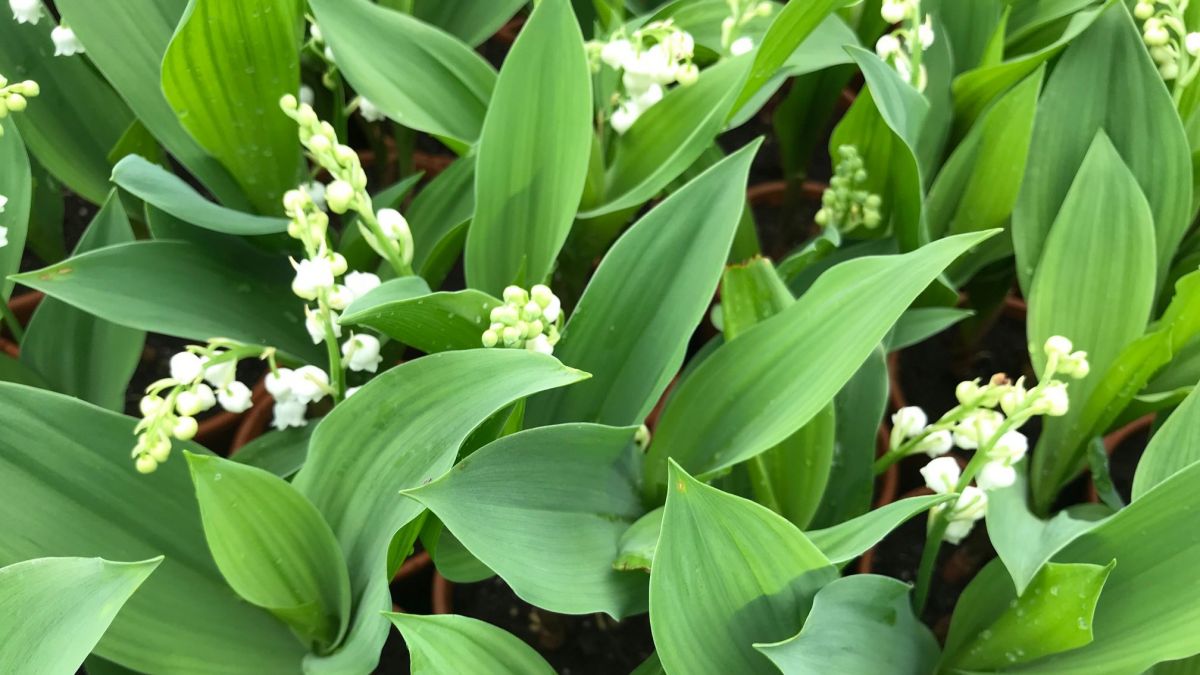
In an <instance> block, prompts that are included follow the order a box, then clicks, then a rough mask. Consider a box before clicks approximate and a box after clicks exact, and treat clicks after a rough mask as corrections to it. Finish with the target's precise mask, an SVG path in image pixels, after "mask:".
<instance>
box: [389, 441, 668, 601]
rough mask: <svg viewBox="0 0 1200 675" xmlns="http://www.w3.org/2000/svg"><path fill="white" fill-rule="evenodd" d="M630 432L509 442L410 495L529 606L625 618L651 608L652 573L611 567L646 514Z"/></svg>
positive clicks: (479, 453)
mask: <svg viewBox="0 0 1200 675" xmlns="http://www.w3.org/2000/svg"><path fill="white" fill-rule="evenodd" d="M633 433H634V429H632V428H625V429H619V428H615V427H605V426H599V425H591V424H565V425H562V426H552V427H541V428H538V429H532V430H530V431H525V432H522V433H518V434H513V435H510V436H505V437H503V438H501V439H499V440H497V441H495V442H493V443H491V444H489V445H487V446H484V447H483V448H481V449H480V450H478V451H476V452H475V453H473V454H471V455H470V456H469V457H467V458H466V459H464V460H462V461H461V462H459V463H458V464H457V465H455V467H454V468H453V469H451V470H450V472H449V473H448V474H446V475H445V476H444V477H442V478H441V479H439V480H437V481H434V482H433V483H431V484H429V485H426V486H424V487H420V488H417V489H415V490H410V491H408V492H406V493H405V494H406V495H408V496H410V497H412V498H414V499H416V500H418V501H419V502H421V503H422V504H424V505H425V507H426V508H428V509H429V510H430V511H433V513H434V515H436V516H437V517H438V518H440V519H441V521H442V522H443V523H444V524H445V526H446V527H447V528H449V530H450V531H451V532H453V533H454V536H455V537H457V538H458V540H459V541H461V542H462V543H463V544H464V545H465V546H466V547H467V549H468V550H470V551H471V553H473V554H474V555H475V556H476V557H478V558H479V559H480V560H481V561H483V563H484V564H485V565H487V566H488V567H490V568H491V569H493V570H495V572H496V573H497V574H499V575H500V576H501V577H502V578H503V579H504V580H505V581H506V582H508V585H509V586H511V587H512V589H513V591H514V592H516V594H517V595H518V596H520V597H521V598H522V599H524V600H525V601H527V602H529V603H531V604H534V605H537V606H538V607H542V608H544V609H548V610H550V611H552V612H561V613H565V614H591V613H595V612H604V613H606V614H608V615H610V616H612V617H614V618H616V619H620V618H623V617H626V616H630V615H632V614H636V613H639V612H644V611H645V610H646V577H645V576H644V575H641V574H626V573H622V572H618V571H617V570H614V569H613V565H612V562H613V560H614V559H615V558H616V557H617V550H618V549H617V544H618V541H619V540H620V538H621V535H622V533H624V532H625V530H626V529H628V528H629V526H630V525H631V524H632V523H633V522H634V521H635V520H637V519H638V518H639V517H640V516H641V515H642V514H643V513H644V512H645V509H644V508H643V506H642V500H641V495H640V493H639V491H638V486H637V483H636V480H637V476H636V462H635V460H636V457H635V455H634V454H632V453H631V452H630V450H631V449H632V447H633V445H632V444H633Z"/></svg>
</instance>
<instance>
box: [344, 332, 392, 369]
mask: <svg viewBox="0 0 1200 675" xmlns="http://www.w3.org/2000/svg"><path fill="white" fill-rule="evenodd" d="M379 349H380V345H379V340H378V339H377V338H376V337H375V336H374V335H352V336H351V337H350V339H349V340H346V342H345V344H343V345H342V356H343V357H344V358H345V359H346V365H347V366H348V367H349V368H350V370H353V371H355V372H364V371H365V372H368V373H373V372H375V371H376V370H378V369H379V364H380V362H381V361H383V357H382V356H380V355H379Z"/></svg>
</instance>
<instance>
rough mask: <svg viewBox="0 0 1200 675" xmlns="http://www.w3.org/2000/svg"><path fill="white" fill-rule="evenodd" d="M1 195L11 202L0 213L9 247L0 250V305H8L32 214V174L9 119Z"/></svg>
mask: <svg viewBox="0 0 1200 675" xmlns="http://www.w3.org/2000/svg"><path fill="white" fill-rule="evenodd" d="M0 129H3V130H4V135H3V136H2V137H0V195H4V196H5V197H7V198H8V201H7V202H6V203H5V205H4V207H3V208H2V209H0V227H2V228H5V229H4V230H0V231H4V232H5V238H6V239H7V243H6V245H5V246H3V247H0V302H8V298H9V296H10V295H12V290H13V282H12V281H11V280H10V279H9V278H8V276H9V275H10V274H13V273H15V272H16V271H17V270H18V269H20V268H21V256H23V255H24V253H25V233H26V231H27V230H28V229H29V210H30V207H31V205H32V204H33V174H32V173H31V171H30V168H29V155H27V154H25V144H24V143H22V142H21V134H20V133H19V132H18V131H17V127H16V126H15V125H14V124H13V121H12V119H11V117H10V119H4V120H0Z"/></svg>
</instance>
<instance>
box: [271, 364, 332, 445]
mask: <svg viewBox="0 0 1200 675" xmlns="http://www.w3.org/2000/svg"><path fill="white" fill-rule="evenodd" d="M266 385H267V392H268V393H270V394H271V396H272V397H273V398H274V399H275V405H274V408H273V409H272V412H273V419H272V420H271V426H273V427H275V428H276V429H279V430H283V429H287V428H288V427H302V426H305V425H306V424H308V420H307V419H306V418H305V414H306V413H307V412H308V404H309V403H316V402H317V401H320V400H321V399H323V398H325V397H326V396H329V395H332V394H333V393H334V389H333V387H332V386H330V384H329V374H328V373H326V372H325V371H324V370H321V369H320V368H318V367H316V366H302V367H300V368H297V369H295V370H292V369H290V368H272V369H271V372H270V373H267V379H266Z"/></svg>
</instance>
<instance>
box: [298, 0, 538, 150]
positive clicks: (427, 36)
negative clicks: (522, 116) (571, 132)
mask: <svg viewBox="0 0 1200 675" xmlns="http://www.w3.org/2000/svg"><path fill="white" fill-rule="evenodd" d="M423 1H428V0H423ZM489 4H490V3H489ZM309 6H310V7H311V8H312V11H313V14H315V15H316V17H317V22H318V23H319V24H320V25H321V33H322V35H323V36H324V37H325V39H326V40H328V42H329V46H330V47H331V48H332V49H333V54H334V58H335V59H336V60H337V64H338V69H339V70H341V71H342V73H344V74H345V76H346V79H347V80H348V81H349V82H350V84H351V85H353V86H354V89H355V91H357V92H358V93H359V94H361V95H363V96H365V97H367V98H368V99H370V101H371V102H372V103H374V104H375V105H376V106H378V107H379V109H380V110H381V111H382V112H383V113H384V114H386V115H387V116H388V117H390V118H392V119H393V120H395V121H396V122H399V123H400V124H402V125H404V126H406V127H408V128H410V129H416V130H417V131H424V132H427V133H430V134H435V135H438V136H447V137H449V138H453V139H456V140H459V141H462V142H463V143H468V144H469V143H473V142H475V140H476V139H478V138H479V134H480V129H481V128H482V126H483V120H484V115H485V113H486V111H487V110H488V100H489V98H490V97H491V94H492V88H493V87H494V86H496V72H495V70H493V69H492V67H491V66H490V65H488V62H487V61H485V60H484V59H483V57H481V56H480V55H478V54H476V53H475V52H474V51H472V50H471V48H470V47H469V46H467V45H465V44H463V43H462V42H460V41H459V40H458V39H456V38H455V37H453V36H451V35H447V34H446V33H444V32H442V31H441V30H439V29H437V28H435V27H433V26H430V25H428V24H426V23H424V22H422V21H420V20H418V19H414V18H412V17H411V16H408V15H407V14H404V13H402V12H396V11H392V10H389V9H387V8H385V7H379V6H376V5H374V4H371V3H370V2H367V1H366V0H309ZM543 103H544V102H543Z"/></svg>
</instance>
